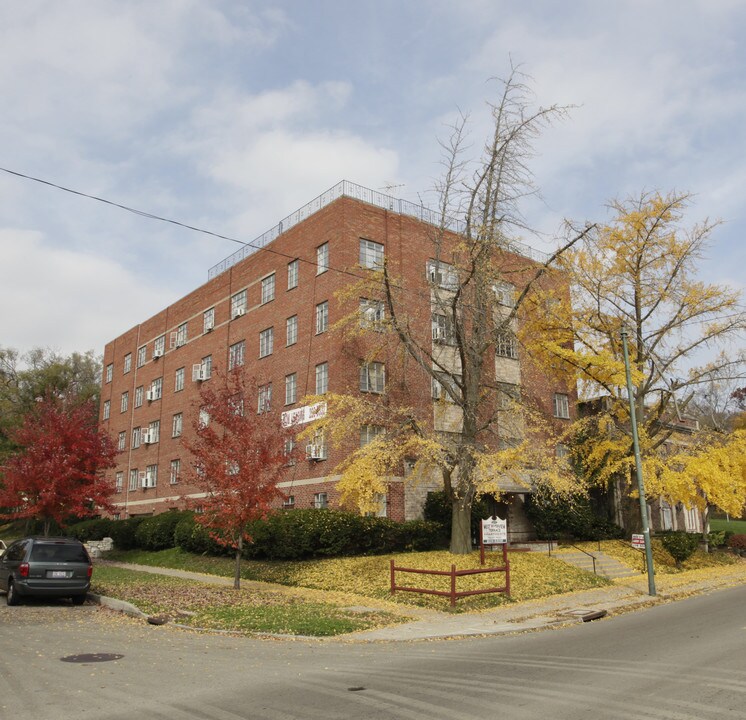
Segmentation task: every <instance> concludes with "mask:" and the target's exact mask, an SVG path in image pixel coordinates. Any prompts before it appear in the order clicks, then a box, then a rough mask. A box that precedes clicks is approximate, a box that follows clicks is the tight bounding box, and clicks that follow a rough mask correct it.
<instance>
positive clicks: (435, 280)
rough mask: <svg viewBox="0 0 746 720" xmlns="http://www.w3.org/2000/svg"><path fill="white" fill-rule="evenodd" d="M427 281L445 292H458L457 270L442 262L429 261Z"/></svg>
mask: <svg viewBox="0 0 746 720" xmlns="http://www.w3.org/2000/svg"><path fill="white" fill-rule="evenodd" d="M427 279H428V281H429V282H430V284H431V285H433V286H435V287H438V288H441V289H443V290H456V288H458V274H457V273H456V268H454V267H453V265H449V264H448V263H444V262H443V261H440V260H428V262H427Z"/></svg>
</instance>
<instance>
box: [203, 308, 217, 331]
mask: <svg viewBox="0 0 746 720" xmlns="http://www.w3.org/2000/svg"><path fill="white" fill-rule="evenodd" d="M214 328H215V308H210V309H209V310H205V311H204V312H203V313H202V332H203V333H208V332H210V331H211V330H213V329H214Z"/></svg>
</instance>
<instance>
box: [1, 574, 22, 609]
mask: <svg viewBox="0 0 746 720" xmlns="http://www.w3.org/2000/svg"><path fill="white" fill-rule="evenodd" d="M5 599H6V601H7V603H8V605H20V604H21V598H20V597H19V595H18V590H16V585H15V583H14V582H13V581H12V580H8V594H7V595H6V597H5Z"/></svg>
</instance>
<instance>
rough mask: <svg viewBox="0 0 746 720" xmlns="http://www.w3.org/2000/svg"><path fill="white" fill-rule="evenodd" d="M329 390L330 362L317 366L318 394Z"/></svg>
mask: <svg viewBox="0 0 746 720" xmlns="http://www.w3.org/2000/svg"><path fill="white" fill-rule="evenodd" d="M328 390H329V363H321V364H319V365H317V366H316V394H317V395H323V394H324V393H325V392H327V391H328Z"/></svg>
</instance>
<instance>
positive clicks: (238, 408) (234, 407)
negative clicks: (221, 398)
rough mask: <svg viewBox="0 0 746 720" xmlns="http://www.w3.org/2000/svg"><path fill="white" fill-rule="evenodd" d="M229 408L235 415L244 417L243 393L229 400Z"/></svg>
mask: <svg viewBox="0 0 746 720" xmlns="http://www.w3.org/2000/svg"><path fill="white" fill-rule="evenodd" d="M228 407H229V408H230V409H231V412H232V413H233V414H234V415H238V416H239V417H243V397H242V396H241V393H236V394H235V395H232V396H231V397H229V398H228Z"/></svg>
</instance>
